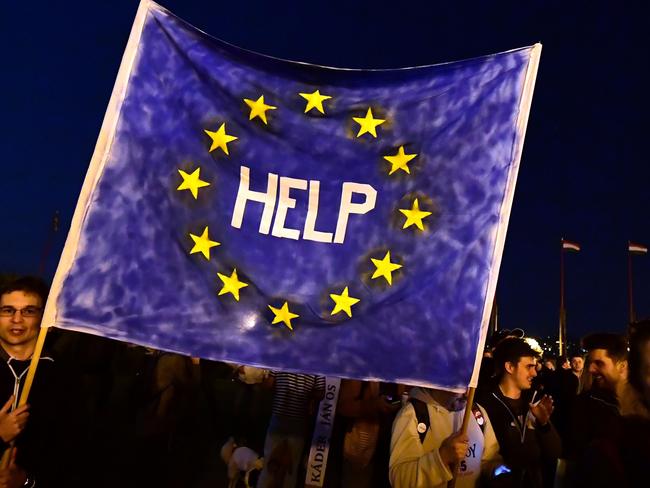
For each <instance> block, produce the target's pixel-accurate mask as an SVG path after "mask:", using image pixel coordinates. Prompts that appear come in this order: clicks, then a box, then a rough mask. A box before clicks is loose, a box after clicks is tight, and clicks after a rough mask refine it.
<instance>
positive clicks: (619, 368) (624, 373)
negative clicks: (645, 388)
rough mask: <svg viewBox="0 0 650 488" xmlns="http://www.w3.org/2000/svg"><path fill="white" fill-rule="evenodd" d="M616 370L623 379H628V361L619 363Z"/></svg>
mask: <svg viewBox="0 0 650 488" xmlns="http://www.w3.org/2000/svg"><path fill="white" fill-rule="evenodd" d="M616 369H617V371H618V372H619V374H620V375H621V376H622V377H623V378H625V379H627V374H628V367H627V359H623V360H622V361H617V362H616Z"/></svg>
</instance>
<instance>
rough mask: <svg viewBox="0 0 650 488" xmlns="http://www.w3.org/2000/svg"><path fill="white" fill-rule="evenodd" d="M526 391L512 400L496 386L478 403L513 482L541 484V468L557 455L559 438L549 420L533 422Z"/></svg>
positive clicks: (559, 443)
mask: <svg viewBox="0 0 650 488" xmlns="http://www.w3.org/2000/svg"><path fill="white" fill-rule="evenodd" d="M530 395H531V394H530V392H524V393H523V394H522V398H521V399H520V400H519V401H513V400H511V399H509V398H506V397H504V396H503V394H502V393H501V390H500V389H499V387H498V386H497V387H496V388H495V389H494V390H492V392H491V394H490V395H485V396H484V397H483V403H482V406H483V408H485V410H486V411H487V413H488V416H489V417H490V421H491V422H492V427H493V428H494V433H495V434H496V437H497V440H498V441H499V448H500V451H501V455H502V456H503V460H504V462H505V464H506V465H507V466H508V467H509V468H510V469H511V470H512V472H513V473H512V474H513V480H514V484H515V486H522V487H526V488H529V487H530V488H537V487H540V488H541V487H542V486H544V477H543V471H544V468H545V466H548V465H549V464H552V463H554V462H555V461H556V460H557V458H558V457H559V456H560V453H561V450H562V442H561V440H560V436H559V435H558V433H557V431H556V430H555V427H553V425H552V424H551V423H550V422H549V423H548V424H546V425H545V426H540V425H537V424H536V421H535V419H534V417H533V416H532V413H529V408H528V403H529V401H530Z"/></svg>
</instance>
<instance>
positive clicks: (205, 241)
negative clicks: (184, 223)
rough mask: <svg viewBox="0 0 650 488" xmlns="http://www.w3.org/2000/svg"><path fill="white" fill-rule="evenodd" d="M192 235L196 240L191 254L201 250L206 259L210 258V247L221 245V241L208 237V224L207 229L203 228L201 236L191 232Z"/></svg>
mask: <svg viewBox="0 0 650 488" xmlns="http://www.w3.org/2000/svg"><path fill="white" fill-rule="evenodd" d="M190 237H191V238H192V240H193V241H194V247H193V248H192V250H191V251H190V254H194V253H197V252H200V253H202V254H203V256H205V259H207V260H210V248H211V247H215V246H220V245H221V243H220V242H216V241H211V240H210V238H209V237H208V226H207V225H206V226H205V229H203V234H201V235H200V236H195V235H194V234H190Z"/></svg>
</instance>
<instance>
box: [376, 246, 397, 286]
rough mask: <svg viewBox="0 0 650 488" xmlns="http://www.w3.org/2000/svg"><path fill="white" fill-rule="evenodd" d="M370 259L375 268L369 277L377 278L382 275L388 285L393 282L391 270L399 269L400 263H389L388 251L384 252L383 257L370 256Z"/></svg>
mask: <svg viewBox="0 0 650 488" xmlns="http://www.w3.org/2000/svg"><path fill="white" fill-rule="evenodd" d="M370 259H371V261H372V264H374V265H375V267H376V268H377V269H376V270H375V272H374V273H373V275H372V276H371V279H373V280H374V279H375V278H379V277H380V276H383V277H384V278H386V281H388V284H389V285H392V284H393V275H392V272H393V271H395V270H397V269H400V268H401V267H402V265H401V264H397V263H391V262H390V251H388V252H386V255H385V256H384V258H383V259H374V258H370Z"/></svg>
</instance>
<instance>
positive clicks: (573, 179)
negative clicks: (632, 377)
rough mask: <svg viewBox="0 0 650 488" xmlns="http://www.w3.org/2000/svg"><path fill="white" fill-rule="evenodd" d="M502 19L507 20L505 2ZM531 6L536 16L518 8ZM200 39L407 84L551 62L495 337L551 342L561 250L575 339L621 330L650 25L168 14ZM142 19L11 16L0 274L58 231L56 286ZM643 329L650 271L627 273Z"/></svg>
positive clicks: (524, 17)
mask: <svg viewBox="0 0 650 488" xmlns="http://www.w3.org/2000/svg"><path fill="white" fill-rule="evenodd" d="M497 3H498V6H496V4H497ZM523 3H526V4H527V5H522V4H523ZM162 5H163V6H165V7H167V8H169V9H170V10H171V11H172V12H174V13H175V14H176V15H178V16H180V17H181V18H184V19H185V20H187V21H188V22H190V23H192V24H193V25H195V26H197V27H199V28H200V29H202V30H204V31H206V32H208V33H210V34H212V35H213V36H215V37H218V38H220V39H222V40H225V41H227V42H230V43H232V44H235V45H238V46H241V47H244V48H247V49H251V50H254V51H258V52H261V53H264V54H268V55H272V56H275V57H281V58H286V59H292V60H297V61H305V62H310V63H315V64H321V65H330V66H338V67H349V68H398V67H405V66H414V65H423V64H434V63H440V62H446V61H453V60H459V59H463V58H469V57H475V56H480V55H484V54H490V53H494V52H499V51H505V50H509V49H513V48H517V47H522V46H528V45H532V44H534V43H535V42H541V43H542V44H543V46H544V48H543V51H542V58H541V64H540V68H539V73H538V77H537V85H536V90H535V96H534V99H533V106H532V111H531V114H530V120H529V124H528V132H527V136H526V143H525V146H524V153H523V157H522V165H521V170H520V173H519V181H518V184H517V191H516V193H515V200H514V205H513V210H512V216H511V221H510V226H509V229H508V237H507V240H506V246H505V251H504V257H503V263H502V267H501V273H500V276H499V285H498V290H497V300H498V303H499V320H500V325H501V326H503V327H522V328H524V329H525V330H526V331H527V332H528V333H530V334H538V335H546V334H554V333H556V329H557V323H558V306H559V255H560V238H561V237H565V238H567V239H570V240H574V241H577V242H579V243H580V244H581V245H582V252H580V253H578V254H570V255H567V256H566V265H567V266H566V273H567V279H566V286H567V292H566V303H567V322H568V329H569V335H570V336H573V337H576V338H577V337H580V336H581V335H583V334H584V333H586V332H588V331H591V330H611V331H615V330H623V328H624V326H625V322H626V320H627V241H628V240H632V241H635V242H639V243H642V244H646V245H650V226H649V225H648V224H649V219H648V217H649V215H650V205H649V204H650V192H649V191H648V188H649V181H650V180H649V176H650V170H649V169H648V164H649V163H650V158H648V155H647V149H646V147H647V141H648V139H649V138H650V136H649V135H648V134H647V130H648V127H649V124H648V123H647V113H648V109H649V108H650V107H649V104H648V87H649V86H650V77H649V76H648V71H649V68H650V56H649V54H648V32H649V26H648V18H649V16H648V14H649V12H648V11H647V8H646V7H626V6H624V5H622V4H619V3H618V2H617V3H615V2H586V1H582V2H567V1H546V2H481V4H480V5H478V2H476V4H474V3H470V2H434V1H422V2H394V1H393V2H388V1H383V2H382V1H374V2H369V1H354V0H348V1H346V2H341V1H329V2H287V1H280V0H276V1H273V2H262V1H258V2H253V1H243V0H240V1H238V2H221V1H207V0H204V1H199V0H184V1H182V0H176V1H172V0H169V1H164V2H162ZM137 6H138V3H137V1H135V0H132V1H131V0H129V1H127V0H119V1H118V0H111V1H92V2H74V1H70V2H65V3H60V2H46V1H44V0H35V1H31V2H23V1H16V0H9V1H8V2H4V4H3V9H2V15H1V16H0V36H1V37H0V39H1V41H2V42H1V44H0V45H2V51H1V52H2V63H3V70H2V76H1V77H0V89H1V93H2V98H1V100H2V103H1V105H0V106H1V107H2V110H1V114H2V118H1V119H0V127H1V130H0V150H1V152H0V154H2V159H1V161H2V180H1V181H2V191H0V208H1V209H2V222H3V231H2V247H1V252H0V272H16V273H36V272H37V271H38V268H39V261H40V259H41V255H42V253H43V248H44V246H45V243H46V242H47V240H48V232H49V228H50V222H51V219H52V215H53V214H54V212H55V211H56V210H59V211H60V231H59V232H58V234H56V235H55V238H54V240H53V242H52V246H51V252H50V255H49V258H48V261H47V266H46V277H48V278H51V277H52V276H53V274H54V271H55V269H56V265H57V262H58V257H59V254H60V252H61V249H62V248H63V244H64V240H65V235H66V233H67V230H68V226H69V224H70V220H71V218H72V214H73V211H74V207H75V204H76V200H77V197H78V194H79V190H80V188H81V184H82V181H83V178H84V176H85V172H86V169H87V167H88V163H89V161H90V158H91V155H92V152H93V149H94V146H95V141H96V139H97V135H98V133H99V129H100V126H101V122H102V119H103V116H104V111H105V109H106V105H107V103H108V100H109V98H110V95H111V90H112V86H113V83H114V81H115V76H116V75H117V70H118V68H119V64H120V60H121V57H122V52H123V49H124V47H125V45H126V41H127V39H128V36H129V32H130V28H131V23H132V21H133V18H134V16H135V12H136V10H137ZM633 261H634V273H635V281H634V286H635V301H636V310H637V316H640V317H644V316H650V301H649V300H648V297H649V296H650V256H639V257H635V258H634V260H633Z"/></svg>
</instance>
